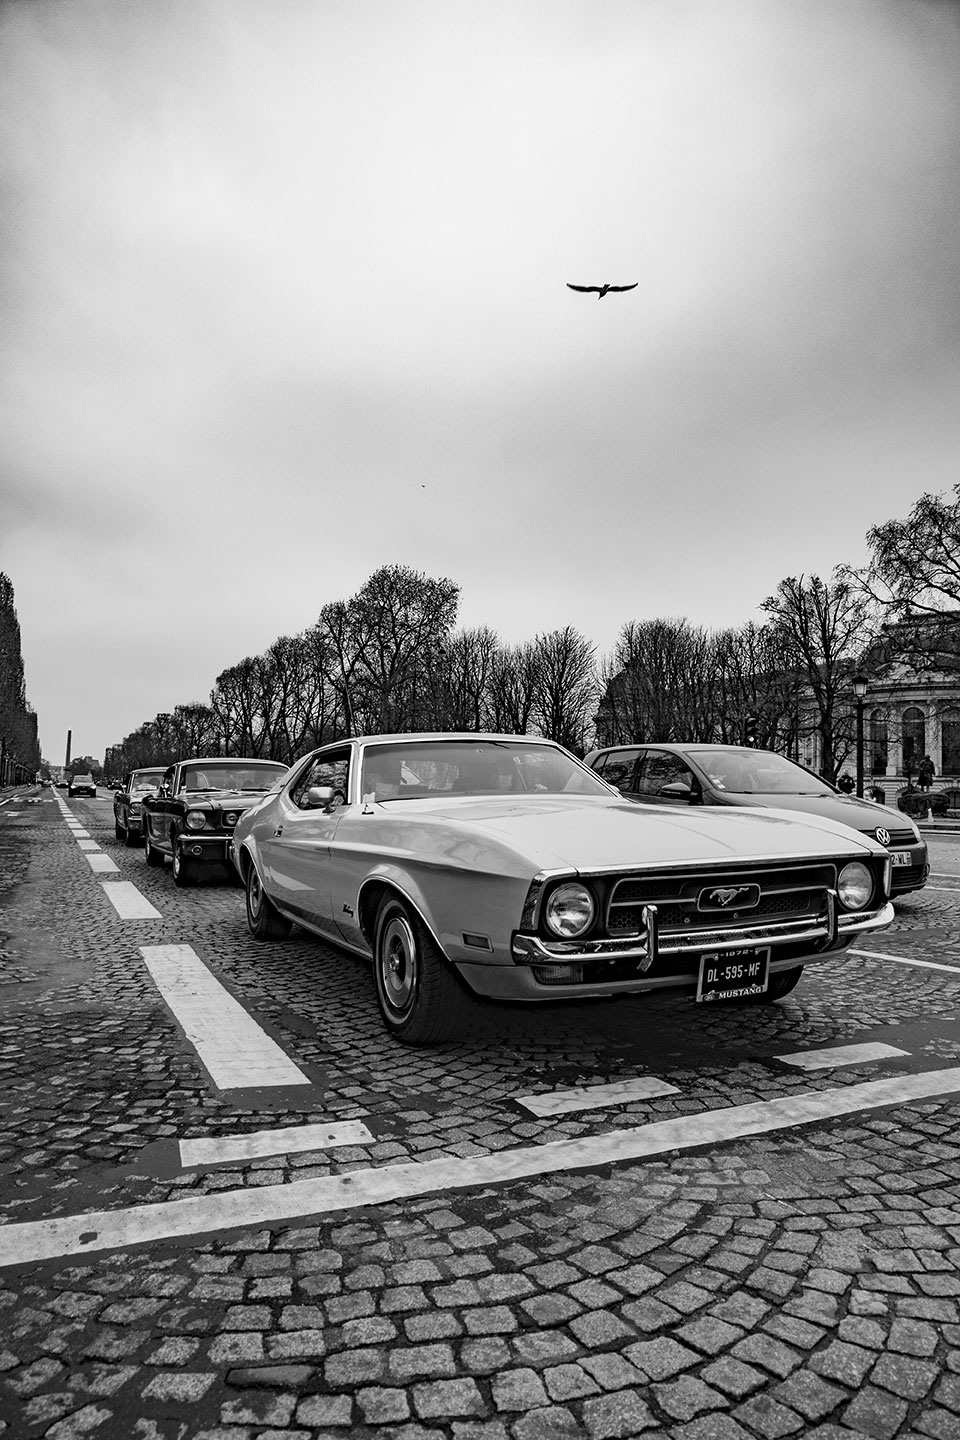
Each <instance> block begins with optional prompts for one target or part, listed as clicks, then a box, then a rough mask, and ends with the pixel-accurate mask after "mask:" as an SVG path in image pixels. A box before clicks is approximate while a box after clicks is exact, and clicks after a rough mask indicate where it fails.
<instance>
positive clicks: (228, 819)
mask: <svg viewBox="0 0 960 1440" xmlns="http://www.w3.org/2000/svg"><path fill="white" fill-rule="evenodd" d="M239 819H240V815H239V812H238V811H236V810H228V811H227V813H226V814H225V815H224V817H223V823H224V825H236V823H237V821H238V820H239Z"/></svg>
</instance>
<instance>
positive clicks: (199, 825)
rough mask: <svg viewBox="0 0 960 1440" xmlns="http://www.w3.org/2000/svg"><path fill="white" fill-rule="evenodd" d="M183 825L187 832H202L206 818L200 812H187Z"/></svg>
mask: <svg viewBox="0 0 960 1440" xmlns="http://www.w3.org/2000/svg"><path fill="white" fill-rule="evenodd" d="M185 823H186V827H187V829H188V830H202V829H203V827H204V825H206V823H207V817H206V815H204V813H203V811H202V810H188V811H187V817H186V821H185Z"/></svg>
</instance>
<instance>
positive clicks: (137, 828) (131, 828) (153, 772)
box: [113, 765, 163, 845]
mask: <svg viewBox="0 0 960 1440" xmlns="http://www.w3.org/2000/svg"><path fill="white" fill-rule="evenodd" d="M162 779H163V766H162V765H158V766H156V768H155V769H147V770H129V771H128V772H127V774H126V775H125V776H124V777H123V780H122V781H120V786H119V789H118V790H117V792H116V794H115V795H114V797H113V828H114V833H115V834H116V837H117V839H118V840H123V841H124V842H125V843H126V844H127V845H139V844H140V841H141V839H142V836H143V827H142V818H143V817H142V807H143V801H144V799H145V798H146V797H147V796H148V795H155V794H156V793H157V789H158V787H159V785H160V781H161V780H162Z"/></svg>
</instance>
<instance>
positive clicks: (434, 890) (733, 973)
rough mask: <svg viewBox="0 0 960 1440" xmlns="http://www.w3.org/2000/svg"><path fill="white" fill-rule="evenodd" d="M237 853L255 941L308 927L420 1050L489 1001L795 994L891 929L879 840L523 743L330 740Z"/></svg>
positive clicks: (258, 809)
mask: <svg viewBox="0 0 960 1440" xmlns="http://www.w3.org/2000/svg"><path fill="white" fill-rule="evenodd" d="M232 855H233V862H234V864H235V865H236V867H237V870H238V873H239V875H240V877H241V879H242V881H243V884H244V886H245V889H246V911H247V923H248V926H249V929H250V931H251V934H253V935H254V936H255V937H256V938H257V939H260V940H280V939H283V938H284V937H285V936H286V935H288V934H289V933H290V930H291V926H292V924H293V923H294V922H296V923H297V924H299V925H301V926H303V927H304V928H305V929H307V930H309V931H311V932H313V933H314V934H316V935H318V936H320V937H322V938H323V939H324V940H329V941H333V942H335V943H336V944H337V945H341V946H344V947H345V948H346V949H348V950H350V951H353V952H354V953H356V954H358V955H361V956H363V957H364V958H366V959H369V960H372V962H373V975H374V982H375V987H376V996H377V1003H378V1006H379V1009H380V1014H381V1016H382V1018H383V1022H384V1024H385V1026H386V1028H387V1030H388V1031H389V1032H390V1033H391V1034H392V1035H394V1036H396V1037H397V1038H398V1039H399V1040H402V1041H405V1042H407V1043H409V1044H415V1045H426V1044H436V1043H439V1042H440V1041H443V1040H446V1039H448V1038H451V1037H452V1036H453V1035H455V1034H457V1033H458V1032H459V1031H460V1030H461V1029H462V1028H463V1027H464V1026H465V1025H466V1023H467V1021H468V1019H469V1015H470V1011H471V1005H472V1002H471V1000H470V995H471V993H473V994H476V995H480V996H487V997H490V998H493V999H503V1000H514V1001H516V1000H519V1001H556V1000H558V999H561V998H564V997H566V998H570V999H575V1000H582V999H583V998H584V997H589V996H616V995H620V994H633V993H637V992H642V991H647V990H656V989H662V988H682V989H684V990H686V991H688V992H689V994H690V996H691V998H694V999H696V1000H697V1001H700V1002H702V1003H716V1002H721V1003H724V1002H730V1001H736V1000H762V1001H771V1000H777V999H780V998H781V997H782V996H784V995H786V994H787V993H788V992H789V991H790V990H791V989H792V988H793V986H794V985H795V984H796V983H797V981H798V980H799V978H800V975H801V972H802V970H803V967H804V966H805V965H806V964H808V963H812V962H814V961H821V960H833V961H834V962H836V960H837V958H838V957H839V955H840V954H841V952H842V951H843V950H845V949H846V947H847V946H848V945H849V943H850V941H851V940H852V939H853V938H854V937H855V936H859V935H862V934H863V933H864V932H865V931H868V930H876V929H881V928H883V927H884V926H886V925H888V924H889V923H890V921H891V920H892V918H893V909H892V907H891V905H890V904H889V900H888V897H889V890H890V857H889V854H888V852H887V850H886V849H885V848H884V847H883V846H882V845H880V844H879V843H878V842H877V841H876V840H875V839H872V838H870V837H868V836H861V835H857V834H855V833H854V832H853V831H852V830H850V829H849V828H847V827H846V826H842V825H837V824H834V823H833V822H832V821H830V820H827V819H823V818H822V817H820V816H815V815H811V816H796V817H794V818H792V819H787V818H785V817H783V816H782V815H774V814H765V813H749V814H748V813H744V812H742V811H738V812H736V813H733V812H730V813H720V812H718V811H710V812H702V811H701V812H696V813H693V812H690V813H686V814H684V813H678V812H677V811H676V810H674V809H671V808H669V807H667V806H660V807H657V808H653V807H651V808H647V807H644V806H639V805H635V804H634V803H632V802H631V801H629V800H625V799H623V797H622V796H621V795H619V794H618V792H617V791H616V790H615V789H613V788H612V787H611V786H609V785H607V784H606V783H605V782H604V781H603V780H601V779H600V778H599V776H597V775H596V774H595V773H594V772H593V771H592V770H591V769H589V768H588V767H587V766H585V765H583V764H582V763H581V762H580V761H578V760H576V759H575V758H574V757H573V756H572V755H570V754H569V753H568V752H567V751H566V750H564V749H563V748H562V747H561V746H559V745H555V744H553V743H552V742H550V741H547V740H539V739H535V738H527V737H524V736H515V735H497V736H494V735H449V734H443V735H391V736H365V737H358V738H355V739H352V740H349V741H343V742H341V743H338V744H334V745H328V746H324V747H323V748H321V749H319V750H315V751H314V752H313V753H312V754H310V755H308V756H306V757H304V759H303V760H301V761H299V762H297V763H296V764H295V765H294V766H293V767H292V768H291V771H290V774H289V775H288V776H287V778H286V780H285V781H284V782H283V783H282V784H281V785H279V786H277V787H276V788H275V789H274V791H273V792H272V793H271V794H270V795H268V796H267V797H266V798H265V799H264V800H262V801H261V803H260V804H259V805H256V806H255V807H253V808H252V809H250V810H248V811H247V812H246V814H245V815H244V816H243V818H242V819H241V820H240V821H239V823H238V825H237V827H236V830H235V831H234V835H233V842H232Z"/></svg>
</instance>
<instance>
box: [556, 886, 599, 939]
mask: <svg viewBox="0 0 960 1440" xmlns="http://www.w3.org/2000/svg"><path fill="white" fill-rule="evenodd" d="M596 913H597V907H596V903H595V902H594V898H593V896H592V895H591V893H590V891H589V890H588V889H587V887H586V885H581V884H580V883H579V882H578V881H576V880H571V881H569V882H568V883H567V884H565V885H558V886H557V888H556V889H555V890H551V891H550V894H549V895H548V897H547V901H546V904H545V905H544V907H543V918H544V921H545V922H546V925H547V929H548V930H552V931H553V933H554V935H559V936H560V937H561V939H563V940H575V939H576V938H577V937H578V936H579V935H585V934H586V933H587V931H588V930H589V929H590V926H591V925H592V924H593V922H594V919H595V917H596Z"/></svg>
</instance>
